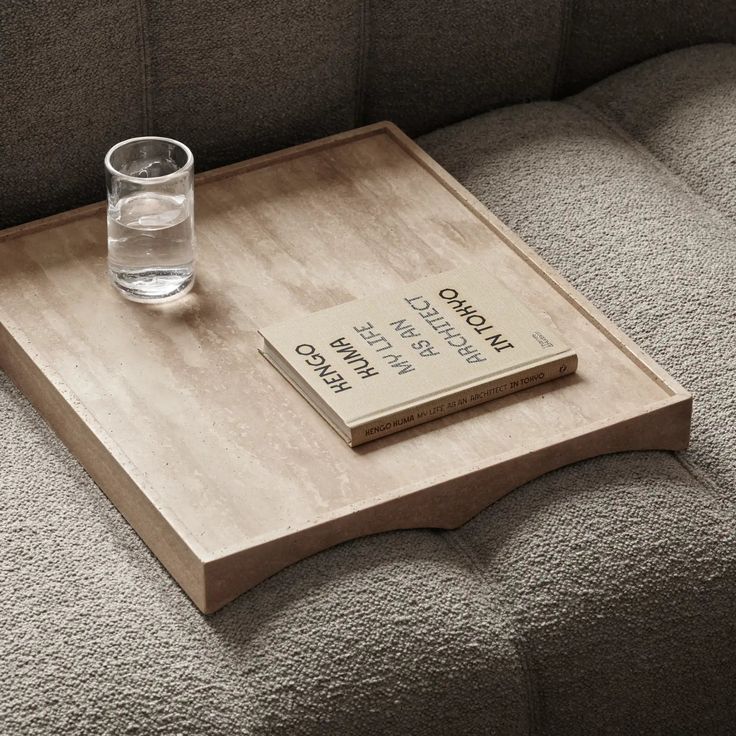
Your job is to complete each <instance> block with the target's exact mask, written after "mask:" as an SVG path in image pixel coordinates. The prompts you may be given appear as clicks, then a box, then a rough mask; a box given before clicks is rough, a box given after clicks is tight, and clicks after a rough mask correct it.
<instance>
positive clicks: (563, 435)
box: [0, 123, 691, 612]
mask: <svg viewBox="0 0 736 736" xmlns="http://www.w3.org/2000/svg"><path fill="white" fill-rule="evenodd" d="M196 201H197V234H198V239H199V278H198V282H197V285H196V287H195V289H194V291H193V292H192V293H191V294H190V295H188V296H187V297H185V298H184V299H182V300H180V301H178V302H174V303H173V304H170V305H163V306H141V305H139V304H133V303H129V302H126V301H124V300H123V299H121V298H120V297H118V296H117V295H116V294H115V293H114V292H113V290H112V288H110V286H108V285H107V283H106V281H105V278H104V273H105V242H106V236H105V218H104V209H103V206H102V205H93V206H91V207H86V208H82V209H80V210H75V211H72V212H68V213H65V214H62V215H58V216H56V217H52V218H48V219H46V220H40V221H37V222H34V223H30V224H28V225H22V226H20V227H17V228H13V229H10V230H6V231H4V232H3V233H1V234H0V238H1V239H2V242H0V325H1V326H0V365H1V366H2V368H3V369H4V370H5V371H7V373H8V374H9V375H10V376H11V378H12V379H13V380H14V381H15V382H16V383H17V385H18V386H19V387H20V388H21V389H22V390H23V391H24V392H25V394H26V395H27V396H28V397H29V398H30V399H31V401H32V402H33V403H34V404H35V406H36V407H37V408H38V410H39V411H40V412H41V413H42V414H43V415H44V417H46V419H47V420H48V421H49V423H50V424H51V425H52V427H53V428H54V429H55V430H56V432H57V433H58V434H59V436H60V437H61V438H62V439H63V441H64V442H65V443H66V444H67V446H68V447H69V448H70V449H71V451H72V452H73V453H74V454H75V455H76V456H77V457H78V458H79V460H80V462H81V463H82V464H83V465H84V466H85V468H86V469H87V470H88V472H89V473H90V475H91V476H92V477H93V478H94V480H95V481H96V482H97V483H98V484H99V486H100V487H101V488H102V489H103V490H104V491H105V493H106V494H107V495H108V496H109V497H110V498H111V499H112V501H113V502H114V503H115V505H116V506H117V507H118V509H120V511H121V512H122V513H123V514H124V516H125V517H126V519H128V521H129V522H130V524H131V525H132V526H133V527H134V528H135V529H136V531H137V532H138V533H139V534H140V536H141V537H142V538H143V539H144V540H145V542H146V543H147V544H148V546H149V547H150V548H151V549H152V550H153V552H154V553H155V554H156V555H157V556H158V558H159V559H160V560H161V562H162V563H163V564H164V565H165V566H166V568H167V569H168V570H169V571H170V573H171V574H172V575H173V576H174V577H175V578H176V580H177V581H178V582H179V584H180V585H181V586H182V588H183V589H184V590H185V591H186V592H187V593H188V594H189V596H191V598H192V600H193V601H194V602H195V603H196V605H197V606H199V608H200V609H202V610H203V611H205V612H211V611H215V610H216V609H218V608H219V607H221V606H222V605H224V604H225V603H227V602H228V601H230V600H232V599H233V598H235V597H236V596H237V595H238V594H240V593H242V592H243V591H245V590H247V589H248V588H250V587H252V586H253V585H255V584H256V583H258V582H259V581H261V580H263V579H264V578H266V577H268V576H269V575H272V574H273V573H275V572H277V571H278V570H280V569H281V568H283V567H285V566H286V565H289V564H290V563H293V562H296V561H297V560H299V559H302V558H303V557H306V556H307V555H310V554H312V553H314V552H317V551H319V550H321V549H324V548H326V547H329V546H331V545H334V544H336V543H338V542H341V541H344V540H347V539H351V538H354V537H358V536H361V535H364V534H370V533H372V532H379V531H383V530H388V529H396V528H409V527H421V526H429V527H454V526H458V525H460V524H462V523H463V522H464V521H466V520H467V519H469V518H470V517H472V516H473V515H474V514H476V513H477V512H478V511H480V510H481V509H482V508H483V507H484V506H487V505H488V504H489V503H491V502H492V501H494V500H495V499H497V498H499V497H500V496H502V495H503V494H505V493H507V492H508V491H510V490H511V489H512V488H514V487H516V486H518V485H520V484H522V483H524V482H525V481H527V480H529V479H531V478H534V477H536V476H538V475H540V474H542V473H545V472H547V471H549V470H551V469H553V468H556V467H559V466H562V465H565V464H567V463H570V462H573V461H576V460H580V459H582V458H586V457H590V456H593V455H598V454H601V453H605V452H614V451H619V450H627V449H644V448H661V449H682V448H684V447H685V446H686V445H687V442H688V436H689V422H690V413H691V397H690V396H689V395H688V394H687V393H686V392H685V391H684V390H683V389H682V388H681V387H680V386H679V385H678V384H677V383H675V381H674V380H673V379H672V378H671V377H670V376H668V375H667V374H666V373H665V372H664V371H663V370H662V369H661V368H660V367H658V366H657V365H656V364H655V363H654V362H653V361H652V360H651V359H650V358H648V357H647V356H646V355H644V354H643V353H642V352H641V351H640V350H638V349H637V347H636V346H635V345H634V344H633V343H632V342H631V341H630V340H629V339H627V338H626V337H625V336H624V335H623V334H622V333H621V332H620V331H619V330H618V329H616V327H615V326H614V325H612V324H611V323H610V322H609V321H607V320H606V319H605V318H604V317H603V316H602V315H601V314H600V313H599V312H598V311H596V309H594V308H593V307H592V306H591V305H590V304H589V303H588V302H587V301H586V300H585V299H584V298H583V297H581V296H580V295H579V294H578V293H576V292H575V291H574V290H573V289H572V288H571V287H570V285H569V284H567V283H566V282H565V281H564V280H563V279H562V278H561V277H560V276H559V275H558V274H556V273H555V272H554V271H553V270H552V269H551V268H549V267H548V266H547V265H546V264H545V263H544V262H543V261H542V260H541V259H540V258H538V257H537V256H536V255H534V253H533V252H532V251H531V250H530V249H529V248H527V247H526V246H525V245H524V244H523V243H522V242H520V240H519V239H518V238H517V237H516V236H514V235H513V234H512V233H511V232H509V231H508V230H507V229H506V228H505V227H504V226H503V225H502V224H501V223H500V222H499V221H498V220H497V219H496V218H495V217H494V216H493V215H492V214H490V213H489V212H488V211H487V210H486V209H485V208H484V207H483V206H482V205H481V204H480V203H479V202H478V201H477V200H475V199H474V198H473V197H472V196H471V195H470V194H469V193H468V192H467V191H466V190H465V189H463V188H462V187H461V186H460V185H459V184H458V183H457V182H456V181H455V180H453V179H452V178H451V177H450V176H449V175H448V174H447V173H446V172H444V171H443V170H442V169H441V168H440V167H439V166H438V165H437V164H436V163H434V162H433V161H432V159H430V158H429V157H428V156H427V155H426V154H424V153H423V152H422V151H421V150H420V149H419V148H418V147H417V146H416V145H415V144H414V143H413V142H412V141H410V140H409V139H408V138H406V137H405V136H404V135H403V134H402V133H401V132H400V131H398V130H397V129H396V128H395V127H393V126H391V125H390V124H385V123H382V124H377V125H373V126H369V127H367V128H362V129H360V130H356V131H353V132H350V133H346V134H342V135H337V136H334V137H332V138H327V139H324V140H321V141H316V142H315V143H311V144H308V145H304V146H299V147H296V148H292V149H289V150H286V151H283V152H280V153H277V154H273V155H269V156H265V157H261V158H257V159H254V160H252V161H246V162H244V163H242V164H237V165H235V166H230V167H226V168H223V169H219V170H216V171H211V172H208V173H206V174H203V175H201V176H199V178H198V185H197V190H196ZM466 262H468V263H478V264H483V265H484V266H485V267H487V268H490V269H491V270H493V271H494V272H495V273H496V274H497V275H499V276H500V277H501V278H502V279H504V280H505V282H506V283H507V284H508V285H510V286H511V287H512V288H514V289H515V290H516V291H517V292H518V293H519V294H520V295H521V296H522V297H523V298H524V299H525V300H526V301H527V302H528V303H529V304H530V305H531V306H532V307H533V308H534V309H536V310H538V311H539V312H543V313H545V314H546V315H548V316H549V318H550V319H551V320H552V322H553V323H554V326H555V329H557V330H558V331H559V332H560V333H562V334H563V336H564V337H565V338H566V339H567V342H568V343H569V344H571V345H573V346H574V347H575V348H576V349H577V351H578V354H579V357H580V367H579V371H578V373H577V374H576V375H574V376H569V377H567V378H563V379H559V380H557V381H555V382H553V383H552V384H547V385H544V386H540V387H538V388H534V389H530V390H527V391H523V392H521V393H519V394H516V395H513V396H510V397H507V398H504V399H500V400H498V401H494V402H491V403H489V404H485V405H483V406H480V407H476V408H473V409H469V410H466V411H464V412H461V413H459V414H455V415H452V416H450V417H447V418H444V419H440V420H438V421H436V422H431V423H429V424H425V425H422V426H420V427H417V428H414V429H410V430H407V431H405V432H401V433H399V434H396V435H393V436H391V437H387V438H385V439H382V440H377V441H375V442H372V443H369V444H367V445H364V446H361V447H359V448H357V449H351V448H349V447H348V446H347V445H346V444H345V442H344V441H343V440H342V439H340V437H338V435H337V434H336V433H335V432H333V430H332V429H331V428H330V427H329V426H328V425H327V423H326V422H325V421H324V420H323V419H322V418H321V417H320V416H318V415H317V414H316V413H315V412H314V411H313V410H312V409H311V408H310V407H309V406H308V405H307V403H306V402H305V401H304V400H303V399H302V398H301V396H299V395H298V394H297V392H296V391H294V390H293V389H292V388H291V387H290V386H289V385H288V384H287V383H286V382H285V381H284V379H283V378H281V376H280V375H279V374H278V373H277V372H276V371H275V370H274V369H273V368H272V367H271V366H270V365H269V364H268V363H267V362H266V361H265V360H264V359H263V358H262V357H261V356H260V355H259V353H258V351H257V348H258V347H259V339H258V336H257V334H256V330H257V328H259V327H261V326H265V325H268V324H270V323H273V322H277V321H279V320H283V319H287V318H289V317H291V316H293V315H296V314H299V313H303V312H310V311H314V310H317V309H321V308H323V307H327V306H331V305H334V304H338V303H340V302H344V301H346V300H349V299H353V298H357V297H362V296H366V295H368V294H370V293H371V292H372V291H373V290H375V289H390V288H392V287H394V286H397V285H398V284H400V283H402V282H408V281H413V280H415V279H417V278H419V277H421V276H422V275H426V274H430V273H436V272H440V271H445V270H449V269H451V268H453V267H455V266H457V265H459V264H461V263H466Z"/></svg>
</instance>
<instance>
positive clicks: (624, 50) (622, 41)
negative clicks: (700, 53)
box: [557, 0, 736, 94]
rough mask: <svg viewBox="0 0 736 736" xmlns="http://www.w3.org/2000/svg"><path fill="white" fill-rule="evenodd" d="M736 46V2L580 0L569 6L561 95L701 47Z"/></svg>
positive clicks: (559, 90) (559, 79) (708, 0)
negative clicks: (672, 53) (657, 58)
mask: <svg viewBox="0 0 736 736" xmlns="http://www.w3.org/2000/svg"><path fill="white" fill-rule="evenodd" d="M716 41H726V42H729V43H736V10H735V9H734V4H733V0H717V1H716V2H711V1H710V0H575V2H569V3H567V19H566V23H565V35H564V38H563V42H562V43H563V49H562V53H561V63H560V74H559V78H558V89H557V93H558V94H562V93H565V94H570V93H572V92H578V91H580V90H581V89H583V87H585V86H587V85H589V84H591V83H593V82H597V81H598V80H600V79H602V78H603V77H605V76H607V75H610V74H612V73H613V72H618V71H620V70H622V69H625V68H626V67H629V66H631V65H633V64H638V63H639V62H642V61H645V60H646V59H650V58H652V57H655V56H657V55H659V54H664V53H666V52H668V51H672V50H674V49H681V48H684V47H688V46H694V45H696V44H701V43H713V42H716Z"/></svg>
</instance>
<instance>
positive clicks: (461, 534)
mask: <svg viewBox="0 0 736 736" xmlns="http://www.w3.org/2000/svg"><path fill="white" fill-rule="evenodd" d="M723 53H724V50H723V48H720V47H713V48H710V49H708V48H701V49H693V50H690V51H684V52H679V58H674V57H675V55H673V58H669V59H662V60H658V61H656V62H650V63H649V64H647V65H642V67H640V68H638V69H632V70H629V72H627V73H625V75H622V77H625V78H626V79H627V80H628V84H623V83H621V84H618V83H617V82H618V80H617V79H616V78H612V79H610V80H607V81H606V82H604V83H602V84H601V85H600V86H599V87H593V88H592V89H590V90H588V91H587V92H586V93H585V94H584V95H582V98H583V99H584V100H590V99H600V98H601V97H602V96H603V95H604V92H605V89H606V88H608V89H615V90H616V92H617V93H618V96H616V97H614V95H610V96H609V103H610V105H616V106H617V107H618V108H620V109H623V108H624V107H625V106H626V105H627V104H630V105H631V106H632V108H634V109H636V108H637V106H642V105H643V104H644V102H643V101H642V98H646V96H647V95H648V94H650V92H651V89H652V88H653V87H654V86H656V85H655V82H654V77H655V74H654V72H655V70H657V71H658V74H657V75H656V79H657V83H656V84H658V85H659V86H660V87H661V88H662V89H671V88H672V87H673V85H674V83H675V82H676V83H677V84H678V85H679V86H680V88H684V89H689V90H691V94H694V93H695V92H696V90H697V89H698V86H697V85H696V84H691V83H689V79H688V71H687V70H688V69H691V71H690V74H692V75H694V76H696V77H697V76H698V75H699V68H698V62H703V61H704V59H705V58H706V57H709V56H710V58H711V59H717V58H722V55H723ZM688 58H692V59H693V64H692V65H691V66H690V67H689V66H688V64H687V59H688ZM644 80H648V82H649V84H644V83H643V82H644ZM663 94H664V93H663ZM685 98H686V95H684V96H683V100H684V99H685ZM725 99H726V102H725V103H724V104H726V105H727V104H728V100H729V99H731V100H733V96H731V97H730V98H729V97H728V96H727V97H726V98H725ZM572 103H575V104H581V103H580V100H579V99H574V100H572V101H570V102H568V103H542V104H535V105H527V106H523V107H516V108H509V109H506V110H502V111H498V112H497V113H494V114H490V115H485V116H480V117H477V118H475V119H472V120H469V121H466V122H464V123H461V124H459V125H456V126H453V127H450V128H446V129H444V130H441V131H438V132H436V133H434V134H432V135H429V136H426V137H424V138H423V139H421V140H420V142H421V144H422V145H423V146H424V147H425V148H426V150H428V151H429V153H430V154H432V155H433V156H434V157H435V158H437V159H438V160H439V161H440V163H443V164H444V165H445V166H446V167H447V168H448V169H449V170H450V171H451V173H453V174H455V175H456V176H457V177H458V178H459V179H460V180H461V181H463V183H465V184H466V186H468V187H469V188H470V189H471V191H473V192H474V193H475V194H476V196H478V197H479V198H480V199H481V200H482V201H484V202H485V203H486V204H487V205H489V207H490V208H491V209H492V210H493V211H494V212H496V213H497V214H498V215H500V216H501V218H502V219H504V220H505V221H506V222H507V223H508V224H510V225H511V226H512V227H513V228H514V229H515V230H517V232H519V233H520V235H521V236H522V237H524V238H525V239H526V240H527V242H528V243H529V244H530V245H532V246H533V247H534V248H535V249H537V250H538V251H539V252H541V253H542V255H543V256H544V257H545V258H546V259H547V260H548V261H549V262H550V263H552V264H553V265H555V266H556V267H557V268H559V269H560V270H561V271H562V272H563V274H564V275H566V276H567V277H568V278H569V279H570V280H571V281H572V282H573V284H574V285H575V286H576V287H577V288H578V289H580V290H581V291H582V292H583V293H584V294H585V295H587V296H588V297H589V298H590V299H591V300H592V301H593V302H594V303H596V304H597V305H598V306H599V307H600V308H601V309H602V311H604V312H605V313H606V314H607V315H608V316H609V317H611V318H612V319H613V320H614V321H615V322H616V323H617V324H619V325H620V326H621V327H622V328H623V329H624V330H625V331H626V332H627V333H628V334H629V335H630V336H632V337H633V338H634V339H635V340H636V341H637V342H638V343H639V344H640V345H641V346H642V347H643V348H644V349H645V350H647V352H649V353H650V354H651V355H652V356H653V357H654V358H655V359H657V360H658V361H659V362H660V363H661V364H662V365H663V366H664V367H665V368H667V369H668V370H669V371H670V372H671V373H672V374H673V375H674V376H675V377H676V378H677V379H679V380H680V381H681V382H682V383H683V384H684V385H685V386H686V387H687V388H689V389H690V390H691V391H692V392H693V393H694V394H695V416H694V426H693V442H692V447H691V449H690V450H689V451H687V452H685V453H682V454H681V455H680V456H679V457H677V458H674V457H672V456H671V455H668V454H663V453H643V454H638V455H621V456H617V457H614V458H605V459H604V458H600V459H596V460H593V461H590V462H588V463H583V464H579V465H577V466H574V467H571V468H567V469H565V470H562V471H560V472H558V473H554V474H551V475H549V476H547V477H545V478H542V479H540V480H538V481H536V482H534V483H531V484H529V485H528V486H527V487H525V488H524V489H522V490H521V491H520V492H515V493H514V494H512V495H510V496H508V497H507V498H505V499H502V500H501V501H500V502H499V503H497V504H495V505H494V506H493V507H491V508H490V509H488V510H487V511H485V512H484V513H482V514H481V515H480V516H478V517H477V518H476V519H475V520H473V521H472V522H471V523H469V524H467V525H466V526H465V527H463V528H462V529H460V530H458V531H457V532H455V533H453V538H454V539H456V540H460V543H461V544H462V545H463V546H464V547H465V548H466V549H467V550H468V554H469V556H470V557H472V558H473V559H475V560H476V564H477V567H478V570H479V572H480V574H482V575H485V576H486V578H487V579H488V581H489V584H492V585H494V586H496V589H497V590H498V591H499V596H500V597H501V599H502V600H504V601H507V603H508V605H507V608H506V610H507V612H508V613H509V615H510V617H511V619H512V621H513V626H514V628H515V629H516V631H517V636H518V638H519V641H520V642H522V644H521V646H520V649H521V651H522V652H523V653H524V656H525V659H526V661H527V666H528V667H529V670H530V671H531V672H532V673H533V679H534V683H535V686H534V692H535V693H536V695H537V697H536V700H535V702H534V703H533V713H534V715H533V721H534V723H535V724H536V725H537V726H538V728H539V731H540V732H541V733H560V734H573V733H574V734H577V733H580V734H585V733H611V734H614V733H678V734H680V733H693V734H696V733H709V734H710V733H728V732H729V730H730V728H731V725H732V723H733V721H734V718H735V717H736V694H735V691H734V688H733V687H732V684H731V683H732V682H733V681H735V680H736V623H735V621H736V618H735V617H734V613H736V595H735V593H734V591H736V517H735V515H734V490H735V486H736V484H735V483H734V480H735V478H736V473H735V465H736V462H735V458H734V453H733V437H734V433H735V430H736V412H735V407H734V391H733V382H732V380H731V378H730V374H731V371H732V370H733V368H734V367H735V364H734V344H733V343H734V341H733V336H734V324H735V319H734V317H735V315H736V289H735V286H734V284H735V283H736V251H735V250H734V248H733V240H734V235H735V234H736V233H735V232H734V226H733V222H732V221H731V219H730V218H729V217H727V216H726V215H725V214H724V210H723V207H722V205H721V203H722V202H733V200H734V195H736V186H735V185H736V182H734V181H733V179H731V180H729V179H728V177H727V176H723V174H724V172H723V171H722V170H719V169H718V168H717V167H713V168H714V171H713V176H714V177H715V178H718V177H721V176H723V185H722V187H720V188H719V197H718V198H714V199H712V200H711V199H709V198H708V197H707V192H705V191H703V193H702V194H700V193H696V192H694V191H693V189H692V188H691V186H690V185H688V183H686V182H685V181H683V180H682V179H681V178H680V177H678V176H677V175H676V173H675V172H674V171H672V170H670V169H669V168H667V166H666V165H664V163H663V160H662V159H659V158H657V157H656V156H655V154H654V153H653V152H651V151H649V150H648V149H647V148H646V147H645V146H643V145H641V144H640V143H638V142H636V141H635V140H634V139H633V138H632V137H631V136H629V135H627V134H623V133H622V131H620V130H618V129H617V126H616V125H615V122H614V121H612V120H608V119H607V118H606V117H605V114H604V112H602V109H603V108H598V109H597V111H596V114H595V115H592V114H590V112H589V111H584V110H582V109H580V108H579V107H576V106H575V105H574V104H572ZM682 106H683V109H684V110H686V111H687V114H688V115H689V116H690V119H689V120H687V121H686V122H684V123H683V125H684V126H686V127H688V128H689V129H690V131H691V134H692V136H693V137H695V136H696V135H697V131H698V130H699V126H698V125H697V124H696V123H694V122H693V120H692V118H693V116H694V112H693V109H694V106H693V105H692V104H688V103H687V102H685V101H683V103H682ZM708 111H709V108H708V107H707V106H706V107H704V109H703V116H702V121H701V125H702V126H703V128H704V131H708V130H710V129H711V127H710V126H711V120H710V118H709V115H708ZM735 113H736V105H734V104H733V103H731V117H732V116H733V115H734V114H735ZM726 116H727V113H726ZM665 119H666V118H665ZM648 122H649V124H650V126H651V131H652V132H651V135H652V138H653V139H658V138H659V136H657V134H656V133H655V132H654V129H655V128H656V118H652V117H650V118H648ZM668 125H670V126H672V125H673V123H672V122H671V120H670V122H669V123H668ZM675 127H676V126H675ZM664 135H666V133H665V132H664V131H662V134H661V136H662V137H664ZM722 136H723V138H724V139H725V140H723V141H722V145H723V146H724V147H725V148H726V149H727V150H730V151H731V152H733V151H734V150H736V135H734V131H733V129H732V128H731V129H730V130H729V126H728V125H727V124H726V125H724V126H723V127H722ZM682 137H683V139H684V138H685V136H682ZM697 145H698V144H697V141H692V142H690V143H689V144H687V145H685V144H683V151H682V153H681V154H680V155H681V156H685V155H688V156H691V157H693V158H695V159H697V158H698V157H697V153H696V152H695V151H696V149H697ZM674 157H675V154H674V153H673V158H674ZM700 165H701V166H703V167H706V166H707V164H706V163H705V162H703V161H700Z"/></svg>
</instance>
